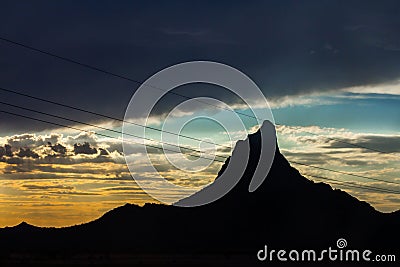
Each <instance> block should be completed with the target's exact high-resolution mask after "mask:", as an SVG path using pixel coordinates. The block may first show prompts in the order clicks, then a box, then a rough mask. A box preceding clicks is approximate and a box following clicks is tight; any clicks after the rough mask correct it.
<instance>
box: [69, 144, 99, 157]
mask: <svg viewBox="0 0 400 267" xmlns="http://www.w3.org/2000/svg"><path fill="white" fill-rule="evenodd" d="M74 153H75V155H78V154H87V155H93V154H97V149H96V148H95V147H91V146H90V144H89V143H88V142H85V143H83V144H74Z"/></svg>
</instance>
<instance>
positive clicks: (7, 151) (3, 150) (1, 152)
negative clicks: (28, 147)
mask: <svg viewBox="0 0 400 267" xmlns="http://www.w3.org/2000/svg"><path fill="white" fill-rule="evenodd" d="M3 156H7V157H12V151H11V146H10V145H7V144H6V145H4V147H3V146H0V158H1V157H3Z"/></svg>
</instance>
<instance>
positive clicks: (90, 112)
mask: <svg viewBox="0 0 400 267" xmlns="http://www.w3.org/2000/svg"><path fill="white" fill-rule="evenodd" d="M0 91H4V92H8V93H12V94H16V95H20V96H23V97H28V98H31V99H35V100H39V101H42V102H46V103H49V104H53V105H57V106H60V107H65V108H69V109H73V110H76V111H81V112H84V113H88V114H92V115H96V116H99V117H103V118H106V119H110V120H115V121H119V122H123V123H128V124H131V125H135V126H139V127H143V128H146V129H150V130H154V131H158V132H163V133H167V134H171V135H175V136H180V137H183V138H186V139H191V140H194V141H199V142H204V143H208V144H212V145H218V146H222V147H226V148H232V147H230V146H226V145H220V144H215V143H212V142H209V141H207V140H202V139H198V138H195V137H191V136H187V135H183V134H178V133H174V132H170V131H165V130H161V129H158V128H155V127H152V126H147V125H146V126H145V125H141V124H139V123H136V122H132V121H126V120H123V119H119V118H116V117H112V116H109V115H104V114H101V113H98V112H94V111H90V110H87V109H82V108H78V107H74V106H71V105H66V104H62V103H59V102H55V101H52V100H47V99H44V98H40V97H36V96H33V95H29V94H25V93H21V92H18V91H15V90H11V89H7V88H3V87H0Z"/></svg>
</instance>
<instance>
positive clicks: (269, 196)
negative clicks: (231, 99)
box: [0, 131, 400, 265]
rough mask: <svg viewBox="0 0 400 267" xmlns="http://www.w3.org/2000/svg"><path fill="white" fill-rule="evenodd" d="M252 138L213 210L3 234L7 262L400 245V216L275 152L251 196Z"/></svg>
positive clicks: (125, 213) (130, 210)
mask: <svg viewBox="0 0 400 267" xmlns="http://www.w3.org/2000/svg"><path fill="white" fill-rule="evenodd" d="M248 138H249V142H250V156H249V162H248V165H247V167H246V170H245V172H244V174H243V177H242V179H240V180H239V182H238V183H237V184H236V186H235V187H234V188H233V189H232V190H231V191H230V192H228V193H227V194H226V195H225V196H224V197H222V198H220V199H218V200H216V201H215V202H213V203H210V204H208V205H204V206H199V207H192V208H184V207H177V206H171V205H170V206H167V205H163V204H145V205H144V206H138V205H135V204H125V205H124V206H120V207H117V208H114V209H112V210H110V211H108V212H107V213H105V214H104V215H103V216H101V217H99V218H98V219H96V220H93V221H91V222H88V223H83V224H80V225H76V226H70V227H65V228H36V227H35V228H33V229H36V230H35V231H32V228H31V227H26V226H27V225H23V226H24V227H9V228H2V229H0V251H3V253H5V255H6V256H5V257H6V258H7V257H9V255H13V254H12V253H14V254H15V253H16V252H18V251H25V252H26V251H29V252H30V253H32V254H35V253H36V254H37V253H47V254H49V253H55V252H57V253H59V252H60V251H62V252H63V253H67V254H68V255H77V254H79V255H80V254H81V253H83V252H85V253H95V254H96V253H100V254H102V255H103V254H104V253H106V254H107V255H109V254H110V255H114V254H118V253H128V254H129V255H142V254H143V253H145V254H146V253H153V254H154V253H155V254H157V255H159V254H160V253H161V254H162V253H172V254H173V253H175V254H176V253H189V254H190V255H191V254H192V253H194V254H195V255H201V254H202V253H203V254H204V253H206V254H207V253H208V254H211V255H219V254H221V255H230V256H229V257H231V256H232V257H233V256H235V255H246V257H247V256H248V257H249V258H248V259H247V258H246V260H244V261H243V262H245V263H246V262H248V261H250V262H251V264H250V265H253V264H255V262H254V255H255V254H254V253H256V252H257V251H258V250H259V249H260V248H262V247H263V246H264V245H265V244H268V245H271V246H274V247H277V248H279V247H284V248H310V247H312V248H316V249H317V248H326V247H328V246H332V245H334V244H335V242H336V240H338V239H339V238H345V239H347V241H348V242H349V246H351V247H357V248H369V249H375V250H376V251H384V252H390V251H393V249H394V248H396V247H397V246H398V240H400V229H398V227H397V225H398V224H399V223H400V211H396V212H393V213H388V214H386V213H382V212H379V211H377V210H376V209H374V208H373V207H372V206H371V205H370V204H369V203H367V202H365V201H360V200H358V199H357V198H355V197H353V196H351V195H350V194H348V193H346V192H344V191H342V190H340V189H333V188H332V187H331V186H330V185H328V184H325V183H322V182H321V183H316V182H313V181H311V180H309V179H307V178H305V177H304V176H302V175H301V174H300V173H299V171H298V170H296V169H295V168H293V167H292V166H291V165H290V163H289V162H288V161H287V160H286V158H285V157H284V156H283V155H282V154H281V153H280V150H279V147H278V146H277V147H276V151H275V158H274V161H273V163H272V166H271V169H270V172H269V173H268V175H267V177H266V179H265V181H264V182H263V184H262V185H261V186H260V187H259V188H258V189H257V190H256V191H254V192H252V193H249V192H248V187H249V183H250V180H251V179H252V176H253V173H254V170H255V168H256V167H257V163H258V159H259V154H260V145H259V144H260V132H259V131H258V132H256V133H254V134H251V135H249V137H248ZM229 160H230V159H228V160H227V161H226V163H225V164H224V166H223V167H222V168H221V170H220V172H219V175H218V176H217V178H216V179H218V177H219V176H220V175H221V174H222V173H223V172H224V170H225V168H226V166H227V164H228V162H229ZM200 193H201V192H198V193H196V194H200ZM29 229H30V230H29ZM50 244H51V245H50ZM175 254H174V255H175ZM118 255H119V254H118ZM70 257H72V256H70Z"/></svg>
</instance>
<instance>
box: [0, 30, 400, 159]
mask: <svg viewBox="0 0 400 267" xmlns="http://www.w3.org/2000/svg"><path fill="white" fill-rule="evenodd" d="M0 41H4V42H7V43H9V44H12V45H15V46H19V47H22V48H25V49H28V50H31V51H35V52H37V53H40V54H43V55H47V56H50V57H54V58H56V59H59V60H62V61H64V62H69V63H72V64H75V65H79V66H82V67H85V68H89V69H92V70H94V71H98V72H101V73H103V74H106V75H111V76H113V77H116V78H119V79H123V80H127V81H130V82H133V83H135V84H138V85H143V86H147V87H149V88H153V89H156V90H161V91H163V92H166V93H168V94H173V95H176V96H179V97H182V98H185V99H192V98H191V97H189V96H186V95H184V94H180V93H176V92H172V91H165V89H163V88H159V87H156V86H153V85H151V84H143V82H141V81H140V80H139V79H134V78H131V77H128V76H125V75H121V74H117V73H115V72H112V71H109V70H106V69H103V68H99V67H96V66H93V65H90V64H86V63H83V62H81V61H78V60H75V59H71V58H69V57H65V56H61V55H59V54H55V53H52V52H49V51H46V50H43V49H39V48H36V47H33V46H30V45H27V44H24V43H21V42H17V41H14V40H11V39H9V38H5V37H0ZM3 91H7V90H3ZM8 92H11V93H17V94H20V95H24V96H27V97H31V98H34V99H37V100H41V101H43V99H40V98H37V97H32V96H30V95H27V94H22V93H19V92H16V91H13V90H8ZM194 100H195V101H197V102H200V103H203V104H206V105H209V106H212V107H215V108H218V109H223V110H227V111H230V112H235V113H236V114H238V115H242V116H246V117H250V118H253V119H256V120H257V121H263V120H264V119H262V118H261V119H260V118H257V117H256V116H254V115H249V114H246V113H243V112H239V111H235V110H231V109H228V108H225V107H220V106H217V105H213V104H211V103H208V102H205V101H201V100H199V99H194ZM45 102H48V103H52V104H56V105H60V106H64V107H68V108H73V109H75V110H79V111H82V112H87V113H90V114H92V115H97V116H101V117H105V118H108V119H113V120H117V121H122V122H123V120H121V119H117V118H113V117H111V116H107V115H103V114H99V113H97V112H93V111H87V110H83V109H80V108H75V107H71V106H68V105H65V104H60V103H56V102H53V101H48V100H46V101H45ZM127 123H131V122H127ZM276 125H281V124H276ZM149 129H151V128H150V127H149ZM155 129H156V130H159V129H157V128H154V129H153V130H155ZM166 133H169V132H166ZM305 133H308V134H312V135H317V136H320V135H319V134H316V133H313V132H307V131H305ZM170 134H173V133H170ZM182 137H185V138H189V137H186V136H182ZM325 138H327V139H328V140H334V141H337V142H340V143H343V144H347V145H350V146H353V147H358V148H362V149H367V150H370V151H374V152H379V153H384V154H390V155H393V152H389V151H383V150H380V149H374V148H370V147H366V146H363V145H359V144H353V143H351V142H347V141H344V140H341V139H339V138H334V137H325ZM189 139H192V138H189ZM194 140H197V141H199V140H198V139H194ZM204 142H207V141H204ZM395 156H397V155H395Z"/></svg>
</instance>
